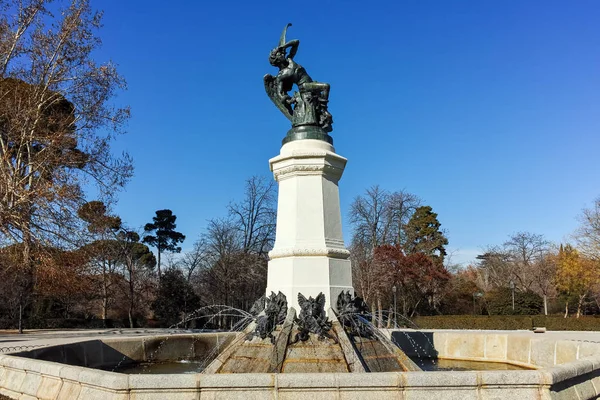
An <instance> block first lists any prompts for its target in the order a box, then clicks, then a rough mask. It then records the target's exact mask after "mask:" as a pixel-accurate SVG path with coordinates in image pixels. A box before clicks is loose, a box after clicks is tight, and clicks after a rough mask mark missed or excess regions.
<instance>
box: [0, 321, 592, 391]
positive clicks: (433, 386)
mask: <svg viewBox="0 0 600 400" xmlns="http://www.w3.org/2000/svg"><path fill="white" fill-rule="evenodd" d="M387 334H388V335H390V337H391V338H392V339H394V340H395V341H396V342H397V343H398V344H399V346H400V347H401V348H402V349H403V350H404V351H405V352H407V353H409V354H408V355H409V356H410V355H411V349H414V350H412V352H417V351H418V352H420V356H422V357H430V356H436V357H438V358H454V359H464V360H473V361H488V362H507V363H514V364H518V365H522V366H526V367H529V368H535V369H532V370H521V371H518V370H510V371H440V372H378V373H310V374H309V373H289V374H269V373H260V374H135V375H134V374H132V375H128V374H122V373H117V372H110V371H103V370H99V369H93V368H91V367H96V368H113V367H114V366H115V365H116V364H118V363H119V362H120V361H121V360H123V358H125V361H123V362H121V364H123V363H126V362H132V363H134V362H138V361H147V360H148V359H151V360H155V361H164V360H167V359H170V360H175V359H178V358H185V357H190V355H191V356H192V357H193V358H196V359H202V358H206V357H207V356H208V355H209V353H216V351H213V348H217V349H218V350H219V351H220V350H221V348H223V347H225V346H226V345H227V344H228V343H229V342H230V341H231V340H232V339H233V338H234V337H235V335H236V334H235V333H230V334H226V333H223V334H215V333H203V334H199V335H172V336H168V337H165V336H149V337H148V336H147V337H136V338H119V339H113V338H110V339H102V340H91V341H90V340H87V341H83V342H78V343H73V344H70V345H61V346H52V347H47V348H41V349H36V350H32V351H29V352H21V353H14V354H10V355H1V356H0V393H1V394H4V395H7V396H9V397H12V398H19V399H21V398H22V399H32V398H33V399H35V398H39V399H82V400H83V399H85V400H88V399H102V400H107V399H165V398H168V399H169V400H183V399H196V400H197V399H220V398H223V399H236V398H243V399H244V400H247V399H271V398H272V399H275V398H277V399H301V398H302V399H304V398H307V396H310V398H336V399H369V398H377V399H388V398H389V399H407V400H412V399H427V400H430V399H432V398H439V399H503V400H506V399H520V400H523V399H592V398H596V397H597V396H598V394H599V393H598V391H597V389H600V343H593V342H587V341H583V340H561V339H560V338H559V337H558V336H552V335H547V334H543V335H545V336H541V335H539V336H534V335H533V334H531V333H528V332H502V333H498V332H489V331H488V332H486V331H424V332H416V331H412V332H399V331H387ZM401 337H402V338H405V341H403V339H400V338H401ZM165 338H168V339H167V340H166V341H165ZM411 341H412V343H413V344H412V345H410V346H407V344H408V343H411ZM161 343H162V344H161ZM159 345H160V348H158V346H159ZM211 346H213V347H211ZM157 349H158V350H157ZM215 355H216V354H215ZM31 357H36V358H31ZM65 363H70V364H72V365H68V364H65ZM111 365H112V366H113V367H111Z"/></svg>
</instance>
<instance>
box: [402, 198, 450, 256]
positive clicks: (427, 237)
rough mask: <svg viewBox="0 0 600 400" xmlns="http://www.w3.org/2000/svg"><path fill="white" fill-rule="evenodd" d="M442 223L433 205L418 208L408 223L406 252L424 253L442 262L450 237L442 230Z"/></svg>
mask: <svg viewBox="0 0 600 400" xmlns="http://www.w3.org/2000/svg"><path fill="white" fill-rule="evenodd" d="M441 225H442V224H440V222H439V221H438V219H437V214H436V213H434V212H433V209H432V208H431V207H429V206H422V207H419V208H417V209H416V210H415V213H414V214H413V215H412V217H411V218H410V220H409V221H408V224H407V225H406V236H407V240H406V246H405V249H404V250H405V252H406V253H407V254H414V253H423V254H425V255H428V256H430V257H431V258H432V259H433V260H434V261H437V262H439V263H440V264H442V263H443V262H444V257H445V256H446V248H445V246H446V245H447V244H448V239H447V238H446V236H445V235H444V232H442V231H441V230H440V226H441Z"/></svg>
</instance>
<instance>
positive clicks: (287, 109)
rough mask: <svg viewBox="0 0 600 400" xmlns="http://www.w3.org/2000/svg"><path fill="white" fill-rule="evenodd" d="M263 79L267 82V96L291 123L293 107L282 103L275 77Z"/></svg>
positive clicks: (270, 76) (269, 76)
mask: <svg viewBox="0 0 600 400" xmlns="http://www.w3.org/2000/svg"><path fill="white" fill-rule="evenodd" d="M263 79H264V81H265V90H266V92H267V95H268V96H269V98H270V99H271V101H272V102H273V104H275V106H276V107H277V108H279V111H281V112H282V113H283V115H285V117H286V118H287V119H289V120H290V121H291V120H292V107H291V106H290V105H289V104H284V103H283V102H282V101H281V98H280V97H279V96H278V95H277V85H276V84H275V77H274V76H273V75H269V74H267V75H265V77H264V78H263Z"/></svg>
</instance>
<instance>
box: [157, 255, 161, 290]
mask: <svg viewBox="0 0 600 400" xmlns="http://www.w3.org/2000/svg"><path fill="white" fill-rule="evenodd" d="M156 249H157V253H158V262H157V263H156V265H157V266H158V283H160V278H161V276H160V274H161V273H160V247H157V248H156Z"/></svg>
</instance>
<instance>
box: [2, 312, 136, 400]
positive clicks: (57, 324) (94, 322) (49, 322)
mask: <svg viewBox="0 0 600 400" xmlns="http://www.w3.org/2000/svg"><path fill="white" fill-rule="evenodd" d="M18 327H19V322H18V321H17V320H14V319H0V329H17V328H18ZM23 327H24V328H25V329H102V328H125V327H129V322H128V321H127V320H123V321H121V320H112V319H107V320H102V319H76V318H47V319H40V318H31V319H25V320H24V321H23ZM0 400H1V399H0Z"/></svg>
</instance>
